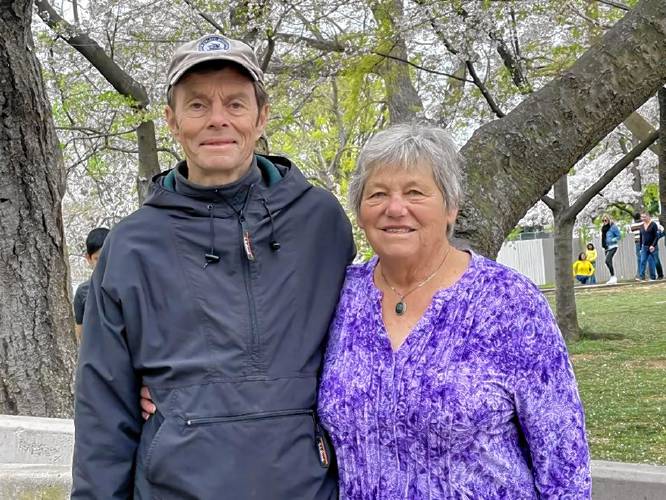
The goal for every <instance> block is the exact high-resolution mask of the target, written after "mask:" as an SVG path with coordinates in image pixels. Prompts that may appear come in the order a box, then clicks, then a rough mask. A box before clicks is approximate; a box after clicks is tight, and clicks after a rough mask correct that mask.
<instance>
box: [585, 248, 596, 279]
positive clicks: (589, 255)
mask: <svg viewBox="0 0 666 500" xmlns="http://www.w3.org/2000/svg"><path fill="white" fill-rule="evenodd" d="M585 258H586V259H587V260H588V261H589V262H590V264H592V276H590V280H589V282H588V284H589V285H596V284H597V276H596V269H597V249H596V248H594V244H592V243H588V244H587V246H586V247H585Z"/></svg>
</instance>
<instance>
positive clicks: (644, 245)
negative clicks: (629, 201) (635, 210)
mask: <svg viewBox="0 0 666 500" xmlns="http://www.w3.org/2000/svg"><path fill="white" fill-rule="evenodd" d="M641 222H642V224H641V227H640V234H641V263H640V269H639V271H638V274H639V275H640V276H641V279H644V278H645V272H646V267H647V270H648V272H649V275H650V280H656V279H657V262H656V259H658V258H659V250H658V248H657V242H658V241H659V227H658V226H657V223H656V222H655V221H653V220H652V216H651V215H650V213H649V212H641Z"/></svg>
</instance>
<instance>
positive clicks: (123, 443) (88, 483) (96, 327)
mask: <svg viewBox="0 0 666 500" xmlns="http://www.w3.org/2000/svg"><path fill="white" fill-rule="evenodd" d="M111 247H112V245H105V246H104V250H103V252H102V256H101V257H100V261H99V264H98V265H97V268H96V269H95V272H94V274H93V278H92V279H91V283H90V290H89V293H88V298H87V304H86V308H85V315H84V320H83V323H84V329H85V331H86V335H85V336H84V337H83V339H82V343H81V350H80V353H79V365H78V369H77V374H76V393H75V415H74V426H75V443H74V462H73V466H72V499H84V498H85V499H86V500H89V499H100V500H101V499H104V500H107V499H108V500H112V499H124V500H127V499H130V498H132V490H133V479H134V478H133V469H134V460H135V454H136V449H137V446H138V442H139V437H140V432H141V415H140V410H139V404H138V394H139V388H140V384H139V380H138V379H137V376H136V374H135V373H134V369H133V366H132V360H131V356H130V352H129V348H128V345H127V339H126V330H125V321H124V318H123V311H122V308H121V306H120V300H119V298H118V297H117V296H114V295H115V291H114V289H113V286H112V285H109V286H108V288H106V287H105V285H107V281H111V280H109V279H107V278H109V276H105V274H112V271H113V270H112V269H110V268H109V267H108V261H107V258H108V253H110V252H109V249H110V248H111Z"/></svg>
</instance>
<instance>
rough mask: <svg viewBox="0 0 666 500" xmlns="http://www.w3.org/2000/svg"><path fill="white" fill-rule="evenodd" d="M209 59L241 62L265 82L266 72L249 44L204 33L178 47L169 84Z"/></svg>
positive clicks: (250, 72) (172, 83) (169, 74)
mask: <svg viewBox="0 0 666 500" xmlns="http://www.w3.org/2000/svg"><path fill="white" fill-rule="evenodd" d="M207 61H229V62H233V63H236V64H239V65H241V66H242V67H243V68H245V69H246V70H247V71H248V73H249V74H250V76H251V77H252V78H253V79H254V80H255V81H257V82H259V83H261V84H263V83H264V72H263V71H261V68H260V67H259V63H258V62H257V56H256V55H255V54H254V51H253V50H252V48H251V47H250V46H249V45H247V44H245V43H243V42H241V41H240V40H233V39H232V38H226V37H224V36H222V35H204V36H202V37H201V38H198V39H197V40H193V41H191V42H187V43H184V44H183V45H181V46H180V47H178V48H177V49H176V52H175V53H174V54H173V57H172V58H171V64H169V72H168V73H167V75H168V76H167V84H168V86H169V87H171V86H172V85H175V83H176V82H177V81H178V80H180V78H181V77H182V76H183V75H184V74H185V73H186V72H187V71H189V70H190V69H192V67H193V66H196V65H197V64H200V63H203V62H207Z"/></svg>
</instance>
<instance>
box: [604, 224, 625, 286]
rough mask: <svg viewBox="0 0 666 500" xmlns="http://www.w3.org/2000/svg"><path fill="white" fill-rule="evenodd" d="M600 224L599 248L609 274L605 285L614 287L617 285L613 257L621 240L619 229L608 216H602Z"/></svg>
mask: <svg viewBox="0 0 666 500" xmlns="http://www.w3.org/2000/svg"><path fill="white" fill-rule="evenodd" d="M601 222H602V225H601V246H602V247H603V249H604V252H605V254H606V258H605V262H606V267H607V268H608V272H609V273H610V279H609V280H608V282H607V283H608V284H609V285H614V284H615V283H617V276H615V268H614V267H613V257H615V254H616V253H617V246H618V244H619V242H620V239H621V238H622V233H620V228H618V227H617V224H615V222H614V221H613V219H611V217H610V215H608V214H604V215H602V216H601Z"/></svg>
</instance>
